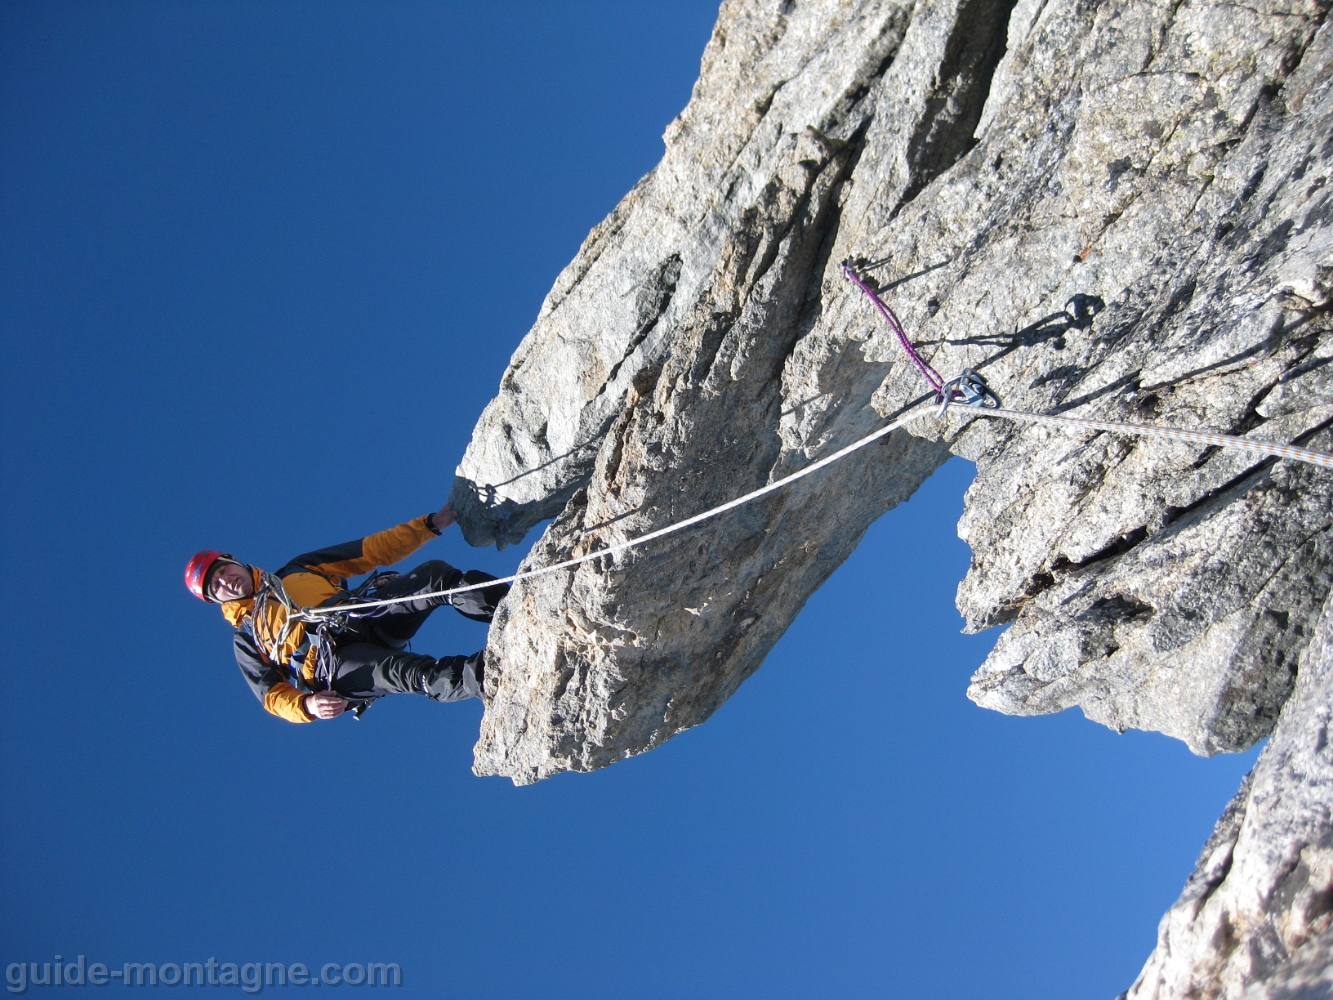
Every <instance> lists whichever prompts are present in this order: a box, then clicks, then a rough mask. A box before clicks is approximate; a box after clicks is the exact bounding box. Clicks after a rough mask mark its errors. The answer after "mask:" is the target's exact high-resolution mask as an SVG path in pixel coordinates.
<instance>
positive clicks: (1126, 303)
mask: <svg viewBox="0 0 1333 1000" xmlns="http://www.w3.org/2000/svg"><path fill="white" fill-rule="evenodd" d="M1325 12H1326V6H1325V5H1323V4H1321V3H1317V2H1314V0H1305V2H1304V3H1303V4H1302V3H1297V4H1294V5H1293V4H1281V5H1279V4H1273V3H1270V4H1268V5H1265V4H1258V5H1255V6H1247V7H1241V6H1235V5H1219V4H1197V3H1174V4H1166V5H1155V4H1151V3H1127V2H1108V3H1102V4H1086V3H1075V2H1062V3H1054V2H1045V3H1041V4H1037V3H1032V2H1029V0H1024V2H1021V3H1018V4H1016V5H1012V6H1011V5H1010V4H1009V3H1007V2H996V0H964V2H961V3H936V4H929V5H912V4H901V3H889V2H871V0H864V2H860V3H833V2H825V3H795V4H792V3H787V4H780V3H758V2H740V3H729V4H726V5H724V7H723V9H722V12H721V15H720V17H719V20H718V24H717V27H716V29H715V32H714V36H713V38H712V40H711V41H710V43H709V45H708V48H707V50H706V52H705V54H704V59H703V66H702V72H701V75H700V79H699V82H698V84H697V85H696V87H695V93H694V96H693V98H692V100H691V102H690V104H689V106H688V107H687V108H686V109H685V111H684V112H683V113H682V114H681V116H680V117H679V118H678V119H677V121H676V122H674V123H673V124H672V125H671V127H670V128H669V129H668V131H667V134H666V154H665V156H664V158H663V160H662V162H661V164H659V165H658V167H657V168H656V169H655V170H654V171H653V172H652V173H651V174H649V175H648V176H647V177H645V178H644V179H643V180H642V181H641V182H640V183H639V184H638V185H636V186H635V188H634V189H633V190H632V191H631V192H630V193H629V195H627V196H626V198H625V200H624V201H623V202H622V203H621V205H620V206H618V207H617V208H616V210H615V211H614V212H613V213H612V214H611V216H610V217H608V219H607V220H606V221H605V222H604V223H602V224H601V225H600V226H599V227H597V229H595V230H594V231H593V233H592V234H590V235H589V237H588V240H587V241H586V242H585V245H584V247H583V248H582V249H581V250H580V252H579V255H578V257H577V258H576V259H575V260H574V262H573V263H572V264H571V265H570V266H569V268H567V269H566V271H565V272H564V273H563V274H562V275H561V276H560V278H559V279H558V280H557V282H556V285H555V287H554V288H553V289H552V291H551V293H550V295H549V296H548V297H547V300H546V302H545V304H544V305H543V307H542V311H541V314H540V316H539V317H538V320H537V323H536V325H535V326H534V327H533V330H532V332H531V333H530V334H529V335H528V336H527V338H525V340H524V341H523V343H522V345H520V347H519V349H518V351H517V352H516V353H515V355H514V359H513V362H512V364H511V366H510V369H509V371H508V372H506V374H505V376H504V379H503V381H502V383H501V389H500V393H499V395H498V396H497V397H496V399H495V400H494V401H493V402H492V403H491V404H490V405H489V406H488V408H487V410H486V412H485V413H484V414H483V416H482V418H481V420H480V422H479V424H478V427H477V431H476V433H475V435H474V437H473V441H472V444H471V446H470V447H469V449H468V451H467V454H466V455H465V457H464V460H463V463H462V465H461V466H460V469H459V476H458V480H457V483H456V486H455V489H454V492H453V500H454V503H455V506H456V507H458V508H459V509H460V511H461V512H462V518H461V523H462V527H463V530H464V532H465V533H466V536H467V537H468V539H469V540H470V541H472V542H474V543H477V544H486V543H491V542H495V543H497V544H506V543H509V542H512V541H515V540H517V539H519V538H521V537H523V535H524V533H525V532H526V531H527V530H528V529H529V528H530V527H532V526H533V525H534V524H536V523H538V522H539V521H541V520H542V519H545V518H551V517H554V518H555V521H554V522H553V523H552V524H551V525H550V526H549V527H548V528H547V530H546V532H545V533H544V535H543V538H542V540H541V541H540V542H539V543H538V544H537V546H536V547H535V548H534V550H533V552H532V554H531V555H530V556H529V559H528V562H527V563H526V565H536V564H539V563H541V562H543V561H546V560H549V559H554V558H556V557H559V556H564V555H567V554H569V553H573V552H581V551H587V550H588V549H589V548H590V547H593V546H597V545H600V544H605V543H607V542H611V541H617V540H620V539H623V538H626V537H629V536H632V535H634V534H638V533H641V532H644V531H647V530H650V529H653V528H657V527H660V526H662V525H664V524H667V523H669V522H671V521H673V520H676V519H678V518H680V517H682V516H685V515H688V514H692V513H695V512H697V511H699V510H702V509H705V508H707V507H709V506H712V505H713V504H715V503H718V502H720V501H722V500H724V499H728V498H729V497H731V496H734V495H735V494H737V493H739V492H741V491H742V490H743V489H744V488H748V487H752V486H755V485H758V484H761V483H763V482H766V481H769V480H770V479H772V478H774V477H777V476H780V475H783V474H785V473H787V472H789V471H792V470H793V469H795V468H798V467H800V466H801V465H803V464H804V463H807V462H809V461H810V460H811V459H813V458H816V457H818V456H820V455H822V454H826V453H827V452H829V451H830V450H833V449H834V448H836V447H838V446H840V445H843V444H846V443H847V442H849V441H851V440H853V439H855V438H857V437H859V436H860V435H862V434H864V433H865V432H866V431H868V430H869V429H871V428H872V427H874V426H876V425H877V423H878V422H879V421H880V420H881V419H882V418H883V417H885V416H888V415H891V414H894V413H898V412H901V411H902V410H903V408H905V407H906V406H908V405H910V404H911V403H912V402H914V401H916V400H919V399H921V398H923V392H922V390H923V383H922V382H921V381H920V380H919V378H918V376H917V374H916V372H915V371H914V369H913V368H912V367H911V366H910V365H909V364H907V363H906V361H905V359H904V357H903V355H902V354H901V352H900V349H899V347H898V345H897V344H896V343H895V342H894V340H893V339H892V337H891V335H890V334H889V331H888V330H887V328H886V327H885V326H884V325H883V324H882V323H881V322H880V321H879V320H878V317H877V316H876V315H875V313H874V312H873V310H872V309H871V308H870V307H869V305H868V303H867V302H866V300H865V299H864V298H862V297H861V296H860V295H859V294H858V293H856V292H855V291H854V290H853V289H851V288H850V286H849V285H848V284H847V283H846V282H845V281H844V280H843V279H842V277H841V276H840V274H839V272H838V262H839V261H840V260H841V259H842V258H843V257H846V256H859V257H861V258H865V259H875V260H878V259H884V258H887V259H888V261H889V263H888V264H887V266H885V267H884V268H882V269H881V270H880V271H879V272H877V274H878V277H879V280H880V282H881V284H882V285H883V286H884V287H885V289H886V294H888V295H889V296H890V298H891V299H892V301H893V302H894V304H895V306H896V307H897V309H898V311H899V313H900V314H901V315H902V317H903V319H904V322H905V323H906V324H907V327H908V328H909V329H910V330H911V331H912V334H913V336H914V337H915V338H916V340H917V341H918V343H919V344H921V345H922V347H923V350H924V351H925V353H926V354H927V355H928V356H930V357H931V359H932V362H933V364H934V365H935V366H936V367H937V368H939V369H940V370H941V371H943V372H945V373H946V374H953V373H956V372H957V371H959V370H961V369H962V368H964V367H967V366H970V367H973V368H976V369H978V370H979V371H981V372H983V373H984V374H985V376H986V378H987V379H988V380H989V381H990V384H991V385H992V386H993V387H994V388H995V389H996V391H997V392H998V393H999V394H1000V395H1001V396H1002V397H1003V398H1004V400H1005V402H1006V404H1008V405H1011V406H1014V407H1017V408H1023V409H1028V410H1032V411H1037V412H1066V413H1076V414H1082V415H1089V416H1097V417H1111V418H1118V419H1130V420H1139V421H1148V422H1153V423H1159V424H1167V425H1181V426H1187V427H1198V426H1204V427H1212V428H1218V429H1222V430H1228V431H1232V432H1236V433H1249V434H1254V435H1257V436H1260V437H1265V438H1273V439H1298V440H1304V441H1311V442H1315V443H1316V444H1319V443H1321V442H1323V443H1324V444H1325V445H1326V444H1327V442H1328V441H1329V439H1330V434H1329V429H1328V425H1329V421H1330V419H1331V418H1333V386H1331V385H1330V379H1331V378H1333V376H1331V375H1330V372H1333V366H1330V365H1329V364H1328V362H1329V360H1330V355H1331V354H1333V338H1330V337H1329V329H1330V323H1329V317H1328V306H1329V303H1330V298H1331V297H1333V238H1331V236H1330V217H1333V195H1330V189H1329V187H1328V185H1327V181H1328V178H1329V174H1330V172H1333V116H1330V115H1329V109H1330V104H1331V102H1333V94H1330V88H1329V85H1328V78H1329V73H1328V68H1329V59H1330V56H1329V49H1330V45H1329V32H1328V31H1327V30H1326V29H1321V27H1320V26H1321V24H1322V23H1323V18H1324V15H1325ZM912 431H913V433H914V434H916V435H918V436H917V437H910V436H909V435H907V434H905V433H898V434H896V435H895V436H894V437H893V438H891V440H890V441H889V443H887V444H886V445H884V446H883V447H880V448H874V449H869V450H867V451H866V452H863V453H858V454H857V455H856V456H853V457H852V458H849V459H847V460H845V461H844V462H843V463H842V464H841V465H839V466H838V467H836V468H835V469H833V470H831V471H829V472H827V473H821V474H820V475H818V476H815V477H811V479H809V480H805V481H802V483H801V484H799V485H798V486H796V487H794V488H792V489H791V490H790V491H788V492H786V493H784V494H783V495H782V496H780V497H775V498H773V499H771V500H769V501H766V502H764V503H761V504H758V505H756V506H755V507H753V508H751V509H748V510H745V511H742V512H738V513H736V514H733V515H730V516H729V517H728V518H727V519H725V520H723V521H721V522H718V523H715V524H712V525H710V526H709V527H708V528H706V529H703V530H701V531H699V532H698V533H695V534H692V535H690V536H689V537H688V538H680V539H676V540H673V541H672V542H669V543H668V542H663V543H660V544H657V545H655V546H653V547H650V548H648V549H645V550H642V551H639V552H636V553H634V554H631V555H628V556H624V557H618V558H617V559H614V560H610V559H608V560H605V561H599V562H597V563H592V564H585V565H584V566H583V567H580V568H579V569H577V570H574V571H570V572H568V573H565V574H556V575H553V576H552V577H549V578H547V579H544V580H541V581H535V582H532V583H529V584H525V585H521V586H519V587H518V588H516V590H515V592H514V595H513V597H512V598H511V599H510V600H509V601H508V602H507V606H506V609H505V613H504V614H503V615H502V617H501V619H500V621H499V622H498V623H497V626H496V628H495V629H493V631H492V640H491V645H490V660H491V667H490V670H489V672H488V676H490V677H492V678H493V681H492V684H491V687H490V689H489V690H488V696H489V701H488V710H487V714H486V719H485V722H484V723H483V727H482V738H481V741H480V742H479V744H478V747H477V770H478V772H479V773H483V774H494V773H498V774H509V775H511V776H512V777H514V778H515V780H518V781H530V780H535V779H537V778H540V777H543V776H545V775H547V774H552V773H555V772H558V771H561V770H566V769H570V768H573V769H586V768H590V767H596V766H600V765H602V764H605V763H607V762H610V761H613V760H616V759H618V758H620V757H623V756H625V755H627V754H632V753H637V752H640V751H642V750H645V749H648V748H649V747H651V746H655V745H656V744H657V743H659V742H661V740H663V739H665V738H667V737H669V736H670V735H671V734H672V733H674V732H678V731H679V730H681V729H683V728H686V727H687V726H690V725H694V724H697V723H698V722H700V721H702V720H703V719H705V718H706V717H707V716H708V714H709V713H710V712H711V711H712V710H713V709H714V708H715V707H716V706H717V705H718V704H719V703H720V702H721V701H722V700H724V699H725V697H726V696H727V695H729V694H730V692H731V691H733V690H735V688H736V686H737V685H738V684H739V683H740V682H741V681H742V680H743V679H744V678H745V677H746V676H748V674H749V673H750V672H751V671H752V670H754V669H755V668H756V667H757V666H758V664H759V663H760V662H761V661H762V658H763V655H764V653H765V652H766V651H767V649H768V648H770V647H771V645H772V643H773V642H774V641H775V640H776V638H777V637H778V636H779V635H780V634H781V633H782V630H783V629H784V628H785V627H786V625H787V623H788V622H790V620H791V618H792V616H793V615H795V613H796V612H797V611H798V610H799V608H800V606H801V604H802V603H803V602H804V600H805V598H806V597H807V596H808V595H809V593H810V592H811V591H812V590H813V589H814V588H815V587H817V586H818V585H819V583H820V582H822V581H823V580H824V579H825V578H826V576H827V574H828V572H830V571H831V570H832V568H834V567H835V566H836V565H837V564H838V563H839V562H840V561H841V560H842V559H843V558H844V557H845V556H846V554H847V553H848V552H849V551H850V550H851V548H852V547H853V545H854V544H855V541H856V539H858V538H859V537H860V536H861V533H862V532H863V531H864V529H865V527H866V526H867V525H868V524H869V523H870V521H872V520H873V519H874V518H875V517H877V516H878V515H879V514H881V513H882V512H883V511H884V510H886V509H888V507H890V506H892V505H893V504H894V503H896V502H898V501H899V500H901V499H903V498H904V497H906V496H909V495H910V494H911V493H912V491H913V490H914V489H915V488H916V486H917V485H919V483H920V482H921V480H922V479H923V477H924V476H926V475H928V474H929V473H930V471H931V470H932V469H933V468H934V467H935V466H936V465H937V464H938V463H939V461H941V460H942V458H943V457H944V454H945V452H946V449H947V450H952V451H953V452H955V453H959V454H963V455H966V456H968V457H969V458H973V459H974V460H976V462H977V466H978V476H977V480H976V483H975V484H974V485H973V487H972V489H971V490H970V491H969V494H968V498H967V508H966V513H965V515H964V518H963V521H962V523H961V525H960V533H961V534H962V535H963V537H964V538H965V539H966V540H967V541H968V543H969V544H970V545H971V546H972V549H973V552H974V559H973V565H972V568H971V570H970V572H969V573H968V575H967V578H966V579H965V580H964V581H963V584H962V586H961V587H960V590H959V596H958V603H959V607H960V609H961V610H962V611H963V613H964V615H965V617H966V619H967V622H968V625H969V628H971V629H974V630H976V629H984V628H988V627H991V626H994V625H999V624H1006V623H1008V624H1010V627H1009V629H1008V630H1007V631H1006V632H1005V633H1004V634H1003V636H1002V637H1001V639H1000V641H999V642H998V643H997V645H996V648H995V650H994V652H993V653H992V655H991V656H990V657H989V658H988V660H987V661H986V663H985V664H983V665H982V667H981V669H980V670H979V671H978V672H977V675H976V677H975V678H974V679H973V684H972V687H971V689H970V690H969V694H970V696H971V697H972V698H973V699H974V700H976V701H978V702H979V703H980V704H982V705H985V706H987V707H990V708H995V709H998V710H1000V711H1004V712H1010V713H1016V714H1033V713H1043V712H1054V711H1060V710H1062V709H1064V708H1067V707H1069V706H1071V705H1078V706H1080V707H1081V708H1082V709H1083V711H1084V712H1085V713H1086V714H1087V715H1088V716H1089V717H1090V718H1093V719H1096V720H1098V721H1101V722H1104V723H1106V724H1107V725H1110V726H1113V727H1115V728H1118V729H1125V728H1128V727H1139V728H1147V729H1156V730H1159V731H1162V732H1165V733H1169V734H1171V735H1174V736H1178V737H1179V738H1181V739H1183V740H1185V741H1186V742H1187V743H1189V745H1190V746H1191V747H1192V748H1193V749H1195V750H1196V751H1198V752H1201V753H1212V752H1216V751H1218V750H1235V749H1240V748H1243V747H1246V746H1250V745H1252V744H1253V743H1254V742H1255V741H1256V740H1259V739H1261V738H1263V737H1264V736H1265V735H1267V734H1268V733H1269V732H1270V731H1271V729H1272V726H1273V723H1274V720H1275V719H1276V717H1277V714H1278V712H1279V710H1280V709H1281V706H1282V704H1283V702H1284V701H1285V699H1286V698H1287V697H1288V695H1289V694H1290V691H1291V688H1292V684H1293V678H1294V665H1295V662H1296V657H1297V656H1298V655H1299V653H1300V650H1301V649H1302V648H1303V647H1304V645H1305V643H1306V642H1307V641H1308V637H1309V631H1310V628H1311V625H1312V623H1313V616H1314V615H1315V613H1316V612H1317V609H1318V607H1319V604H1320V601H1321V600H1322V596H1323V594H1324V593H1325V592H1326V591H1327V589H1328V583H1329V578H1330V573H1331V572H1333V550H1330V539H1329V527H1330V522H1331V521H1333V515H1331V514H1330V509H1331V507H1333V505H1330V504H1329V503H1328V500H1327V494H1328V486H1329V478H1330V477H1329V476H1328V474H1327V473H1325V472H1322V471H1319V470H1314V469H1310V468H1308V467H1304V466H1293V465H1292V464H1291V463H1273V462H1264V461H1257V460H1256V459H1255V458H1254V456H1251V455H1246V454H1243V453H1236V452H1219V451H1217V450H1216V449H1207V448H1201V447H1193V446H1188V445H1180V444H1174V443H1160V442H1146V441H1139V440H1132V439H1124V438H1120V437H1115V436H1111V435H1105V434H1084V435H1068V434H1063V433H1059V432H1052V431H1049V430H1046V429H1041V428H1033V427H1030V426H1015V425H1012V424H1008V423H1002V422H999V421H995V420H979V421H975V422H972V421H969V420H968V419H966V418H965V417H963V416H956V417H950V418H949V419H948V420H947V421H946V422H944V423H943V424H940V425H935V424H933V423H932V422H929V421H925V422H921V423H919V424H918V425H915V426H914V427H913V428H912ZM872 483H873V484H874V488H873V490H872V489H870V484H872ZM775 568H776V569H775ZM663 580H671V581H672V586H671V587H670V588H664V587H663V586H662V581H663ZM759 581H764V582H763V583H762V584H760V583H759ZM756 588H758V589H756ZM687 609H692V610H687ZM740 622H749V624H746V625H744V626H743V627H742V626H741V625H740V624H738V623H740Z"/></svg>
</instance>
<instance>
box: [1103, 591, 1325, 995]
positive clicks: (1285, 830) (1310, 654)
mask: <svg viewBox="0 0 1333 1000" xmlns="http://www.w3.org/2000/svg"><path fill="white" fill-rule="evenodd" d="M1331 716H1333V599H1331V600H1330V601H1329V602H1328V603H1327V604H1326V605H1325V608H1324V613H1323V617H1322V619H1321V620H1320V622H1319V624H1318V627H1317V629H1316V630H1315V636H1314V639H1313V641H1312V642H1311V643H1310V645H1309V646H1307V647H1306V650H1305V652H1304V654H1302V657H1301V661H1300V667H1299V680H1298V682H1297V684H1296V691H1295V694H1294V695H1293V697H1292V698H1291V700H1290V701H1289V702H1288V703H1287V705H1286V707H1285V708H1284V709H1283V711H1282V716H1281V719H1280V721H1279V723H1278V726H1277V730H1276V731H1275V732H1274V734H1273V738H1272V740H1270V741H1269V744H1268V746H1266V747H1265V748H1264V751H1263V753H1262V754H1260V755H1259V760H1258V762H1257V763H1256V764H1255V766H1254V770H1253V771H1252V772H1251V773H1250V775H1249V777H1248V778H1247V779H1246V780H1245V784H1244V785H1243V786H1242V787H1241V790H1240V791H1239V792H1238V793H1237V794H1236V797H1235V798H1234V799H1233V800H1232V802H1231V804H1230V805H1229V806H1228V807H1227V810H1226V812H1225V813H1224V814H1223V815H1222V818H1221V819H1220V820H1219V821H1218V824H1217V828H1216V829H1215V830H1214V831H1213V835H1212V837H1211V838H1210V839H1209V841H1208V843H1207V845H1206V846H1205V847H1204V849H1203V853H1202V854H1200V856H1199V863H1198V865H1197V867H1196V868H1195V871H1194V874H1193V875H1192V876H1191V877H1190V880H1189V882H1188V884H1187V885H1186V886H1185V891H1184V893H1183V894H1182V895H1181V897H1180V900H1179V901H1178V902H1177V903H1176V904H1175V905H1174V906H1173V907H1171V909H1170V910H1169V911H1167V914H1166V916H1165V917H1163V918H1162V924H1161V927H1160V929H1159V931H1158V938H1157V949H1156V951H1154V952H1153V955H1152V957H1151V958H1150V959H1149V960H1148V964H1147V965H1146V966H1145V967H1144V969H1143V972H1142V973H1140V975H1139V978H1138V980H1137V981H1136V982H1135V983H1134V985H1133V987H1132V988H1131V989H1130V990H1129V991H1128V993H1126V994H1124V997H1123V998H1122V1000H1176V998H1180V1000H1184V998H1187V997H1188V998H1193V997H1209V998H1243V1000H1278V998H1291V1000H1294V998H1297V997H1301V998H1309V1000H1314V998H1316V997H1318V998H1326V997H1330V996H1333V744H1331V743H1330V741H1329V722H1330V717H1331Z"/></svg>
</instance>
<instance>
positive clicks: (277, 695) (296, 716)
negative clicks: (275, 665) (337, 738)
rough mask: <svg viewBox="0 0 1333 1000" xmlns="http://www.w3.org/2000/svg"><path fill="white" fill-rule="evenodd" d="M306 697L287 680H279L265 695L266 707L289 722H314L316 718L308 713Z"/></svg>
mask: <svg viewBox="0 0 1333 1000" xmlns="http://www.w3.org/2000/svg"><path fill="white" fill-rule="evenodd" d="M304 699H305V695H303V694H302V693H301V692H300V691H298V690H296V688H294V687H292V686H291V685H290V684H288V683H287V682H286V681H279V682H278V683H277V684H274V685H273V686H272V687H271V688H269V689H268V693H267V694H265V695H264V707H265V708H266V709H268V710H269V711H270V712H272V713H273V714H274V715H276V716H277V717H278V718H279V719H286V720H287V721H288V722H314V721H315V720H314V719H312V718H311V717H310V716H309V715H307V714H306V710H305V705H304V704H303V701H304Z"/></svg>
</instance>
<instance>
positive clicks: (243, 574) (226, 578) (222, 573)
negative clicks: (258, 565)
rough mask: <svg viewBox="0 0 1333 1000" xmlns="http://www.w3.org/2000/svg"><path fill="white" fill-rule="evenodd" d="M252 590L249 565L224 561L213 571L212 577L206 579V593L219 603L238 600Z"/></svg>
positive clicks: (253, 585) (251, 592)
mask: <svg viewBox="0 0 1333 1000" xmlns="http://www.w3.org/2000/svg"><path fill="white" fill-rule="evenodd" d="M254 592H255V580H254V577H253V576H252V575H251V574H250V567H248V566H242V565H241V564H240V563H234V562H224V563H223V564H222V565H221V567H219V568H218V569H216V570H214V571H213V577H212V579H211V580H209V581H208V593H209V595H210V596H212V598H213V600H215V601H217V602H218V603H219V604H221V603H224V602H226V601H239V600H241V599H242V598H245V597H250V596H251V595H253V594H254Z"/></svg>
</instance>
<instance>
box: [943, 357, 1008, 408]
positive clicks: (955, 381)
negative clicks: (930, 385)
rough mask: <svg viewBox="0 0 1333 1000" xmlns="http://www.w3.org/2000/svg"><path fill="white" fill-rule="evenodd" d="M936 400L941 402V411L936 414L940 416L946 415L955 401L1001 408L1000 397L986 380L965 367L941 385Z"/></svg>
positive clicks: (967, 404) (968, 404) (969, 404)
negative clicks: (961, 371)
mask: <svg viewBox="0 0 1333 1000" xmlns="http://www.w3.org/2000/svg"><path fill="white" fill-rule="evenodd" d="M935 400H936V401H937V402H938V403H939V404H940V411H939V413H937V414H935V416H936V417H939V418H942V417H943V416H944V413H945V411H946V410H948V409H949V404H950V403H955V402H957V403H962V404H963V405H964V406H977V407H982V408H984V409H987V410H998V409H999V408H1000V397H999V396H997V395H995V393H993V392H992V391H991V388H990V386H988V385H987V384H986V380H985V379H984V378H982V377H981V376H980V375H978V374H977V373H976V372H974V371H973V370H972V369H971V368H964V369H963V373H962V374H961V375H956V376H955V377H953V378H951V379H949V381H947V382H945V383H944V385H942V386H940V391H939V392H937V393H936V394H935Z"/></svg>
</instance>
